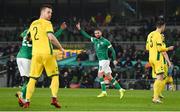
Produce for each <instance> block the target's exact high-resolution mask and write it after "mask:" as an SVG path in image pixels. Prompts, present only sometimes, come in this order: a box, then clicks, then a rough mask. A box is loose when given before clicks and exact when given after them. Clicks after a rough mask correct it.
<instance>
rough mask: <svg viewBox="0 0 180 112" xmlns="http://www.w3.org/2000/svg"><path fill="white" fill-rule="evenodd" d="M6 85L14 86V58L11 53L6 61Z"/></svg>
mask: <svg viewBox="0 0 180 112" xmlns="http://www.w3.org/2000/svg"><path fill="white" fill-rule="evenodd" d="M6 66H7V87H13V86H15V85H14V84H15V75H16V66H17V65H16V60H15V58H14V56H13V55H11V56H10V59H9V60H8V61H7V64H6Z"/></svg>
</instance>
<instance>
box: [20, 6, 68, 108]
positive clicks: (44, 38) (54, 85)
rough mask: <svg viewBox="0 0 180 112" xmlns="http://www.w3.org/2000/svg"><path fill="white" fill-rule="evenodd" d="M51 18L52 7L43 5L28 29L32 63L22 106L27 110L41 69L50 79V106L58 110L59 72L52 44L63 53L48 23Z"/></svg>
mask: <svg viewBox="0 0 180 112" xmlns="http://www.w3.org/2000/svg"><path fill="white" fill-rule="evenodd" d="M51 16H52V7H51V6H50V5H43V6H42V7H41V10H40V18H39V19H38V20H35V21H34V22H32V24H31V25H30V28H29V31H28V32H29V35H30V37H31V39H32V61H31V69H30V80H29V82H28V84H27V93H26V100H25V103H24V105H23V107H24V108H28V107H29V105H30V99H31V96H32V94H33V92H34V89H35V83H36V82H37V79H38V78H39V77H40V76H41V74H42V71H43V69H45V70H46V74H47V75H48V76H49V77H51V78H52V80H51V85H50V88H51V93H52V100H51V105H54V106H55V107H56V108H60V107H61V106H60V104H59V102H58V100H57V93H58V89H59V76H58V74H59V71H58V65H57V62H56V59H55V56H54V55H53V52H52V50H53V48H52V44H53V45H55V46H56V47H57V48H58V49H59V50H60V51H63V52H64V49H63V48H62V46H61V44H60V43H59V41H58V40H57V39H56V37H55V36H54V34H53V32H54V31H53V27H52V24H51V22H50V19H51Z"/></svg>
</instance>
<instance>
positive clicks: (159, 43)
mask: <svg viewBox="0 0 180 112" xmlns="http://www.w3.org/2000/svg"><path fill="white" fill-rule="evenodd" d="M156 36H157V38H156V39H157V40H156V44H157V50H158V51H159V52H165V51H168V48H166V46H164V45H163V39H162V37H161V36H160V35H156Z"/></svg>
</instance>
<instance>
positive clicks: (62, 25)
mask: <svg viewBox="0 0 180 112" xmlns="http://www.w3.org/2000/svg"><path fill="white" fill-rule="evenodd" d="M66 28H67V25H66V22H63V23H62V24H61V29H62V30H64V29H66Z"/></svg>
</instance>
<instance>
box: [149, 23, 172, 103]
mask: <svg viewBox="0 0 180 112" xmlns="http://www.w3.org/2000/svg"><path fill="white" fill-rule="evenodd" d="M164 30H165V22H164V21H162V20H159V21H158V22H157V23H156V30H155V31H152V32H151V33H150V34H149V35H148V38H147V42H146V50H148V51H149V63H150V64H151V66H152V77H153V78H154V79H155V81H154V95H153V100H152V101H153V102H154V103H162V101H161V100H160V99H159V95H160V93H161V92H162V87H163V83H164V82H163V77H164V57H163V54H162V53H163V52H166V51H169V50H173V48H174V47H173V46H170V47H168V48H166V47H165V46H163V39H162V36H161V33H163V32H164Z"/></svg>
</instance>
